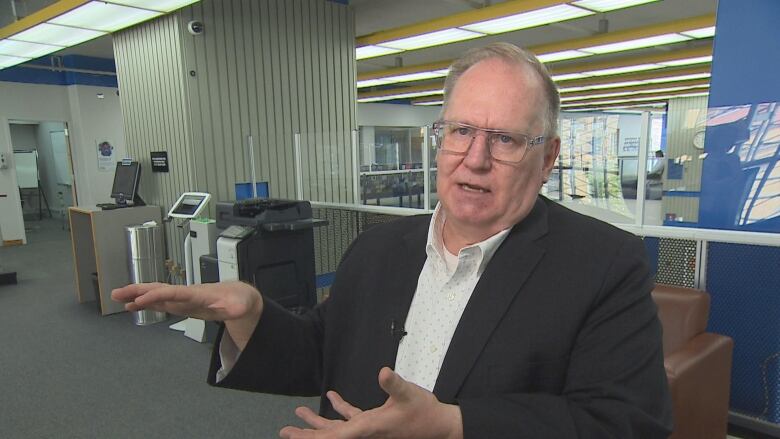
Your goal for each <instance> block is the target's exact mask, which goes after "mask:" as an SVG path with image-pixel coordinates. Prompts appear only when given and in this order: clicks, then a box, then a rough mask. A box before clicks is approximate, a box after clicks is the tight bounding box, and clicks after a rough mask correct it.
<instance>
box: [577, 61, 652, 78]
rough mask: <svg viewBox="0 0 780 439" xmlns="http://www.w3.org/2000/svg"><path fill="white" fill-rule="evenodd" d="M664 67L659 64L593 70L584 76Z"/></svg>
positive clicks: (617, 73) (616, 73)
mask: <svg viewBox="0 0 780 439" xmlns="http://www.w3.org/2000/svg"><path fill="white" fill-rule="evenodd" d="M662 67H663V66H661V65H658V64H639V65H635V66H625V67H613V68H611V69H601V70H592V71H590V72H584V74H585V75H593V76H607V75H620V74H623V73H631V72H644V71H646V70H653V69H660V68H662Z"/></svg>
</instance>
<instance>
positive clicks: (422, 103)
mask: <svg viewBox="0 0 780 439" xmlns="http://www.w3.org/2000/svg"><path fill="white" fill-rule="evenodd" d="M412 105H444V101H443V100H439V101H427V102H412Z"/></svg>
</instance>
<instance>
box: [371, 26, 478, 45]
mask: <svg viewBox="0 0 780 439" xmlns="http://www.w3.org/2000/svg"><path fill="white" fill-rule="evenodd" d="M482 36H484V34H481V33H477V32H470V31H467V30H463V29H458V28H450V29H444V30H440V31H436V32H430V33H427V34H422V35H416V36H413V37H407V38H401V39H399V40H393V41H385V42H383V43H382V47H390V48H393V49H400V50H413V49H422V48H424V47H431V46H439V45H442V44H448V43H454V42H457V41H465V40H471V39H474V38H479V37H482Z"/></svg>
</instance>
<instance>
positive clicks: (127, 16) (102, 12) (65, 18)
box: [49, 1, 162, 32]
mask: <svg viewBox="0 0 780 439" xmlns="http://www.w3.org/2000/svg"><path fill="white" fill-rule="evenodd" d="M160 15H162V13H160V12H155V11H148V10H146V9H138V8H130V7H127V6H120V5H114V4H111V3H103V2H97V1H93V2H89V3H87V4H85V5H82V6H79V7H78V8H76V9H74V10H72V11H70V12H68V13H65V14H62V15H60V16H59V17H56V18H53V19H51V20H49V22H50V23H53V24H61V25H65V26H73V27H80V28H84V29H93V30H100V31H106V32H114V31H117V30H120V29H124V28H126V27H128V26H132V25H134V24H136V23H140V22H142V21H145V20H148V19H151V18H154V17H159V16H160Z"/></svg>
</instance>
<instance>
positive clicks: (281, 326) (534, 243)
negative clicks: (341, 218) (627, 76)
mask: <svg viewBox="0 0 780 439" xmlns="http://www.w3.org/2000/svg"><path fill="white" fill-rule="evenodd" d="M429 222H430V216H429V215H426V216H416V217H409V218H404V219H400V220H398V221H394V222H392V223H388V224H383V225H380V226H376V227H374V228H372V229H370V230H367V231H366V232H364V233H363V234H361V235H360V237H359V238H358V239H356V240H355V242H354V243H353V244H352V246H351V247H350V248H349V250H348V251H347V253H346V254H345V255H344V257H343V259H342V262H341V265H340V266H339V269H338V271H337V272H336V277H335V281H334V284H333V286H332V288H331V295H330V297H329V299H328V300H326V301H324V302H323V303H322V304H321V305H320V306H318V307H317V308H316V309H315V310H313V311H312V312H311V313H309V314H307V315H305V316H295V315H292V314H290V313H288V312H286V311H284V310H283V309H281V308H280V307H279V306H277V305H275V304H273V303H271V302H267V303H266V307H265V310H264V311H263V315H262V318H261V320H260V323H259V324H258V326H257V329H256V331H255V333H254V335H253V336H252V338H251V340H250V341H249V343H248V345H247V347H246V349H245V350H244V352H243V353H242V354H241V356H240V358H239V360H238V362H237V363H236V365H235V366H234V368H233V370H232V371H231V372H230V374H229V375H228V376H227V377H226V378H225V379H224V380H222V381H221V382H220V383H219V384H218V385H219V386H224V387H231V388H238V389H243V390H252V391H260V392H269V393H280V394H288V395H289V394H291V395H324V393H325V391H327V390H336V391H337V392H339V393H340V394H341V395H342V396H343V397H344V399H345V400H347V401H349V402H351V403H352V404H354V405H356V406H358V407H361V408H363V409H368V408H373V407H377V406H379V405H381V404H382V403H383V402H384V401H385V400H386V398H387V395H386V394H385V393H384V392H383V391H382V390H381V389H380V388H379V385H378V383H377V374H378V372H379V369H380V368H381V367H382V366H390V367H393V366H394V364H395V357H396V353H397V349H398V337H397V336H396V335H394V334H392V333H391V331H390V326H391V323H393V322H395V324H396V326H401V325H403V321H404V319H405V318H406V315H407V312H408V309H409V306H410V304H411V300H412V296H413V295H414V292H415V289H416V286H417V279H418V277H419V274H420V271H421V270H422V266H423V263H424V262H425V258H426V253H425V244H426V238H427V230H428V224H429ZM652 285H653V284H652V279H651V277H650V275H649V273H648V266H647V263H646V257H645V251H644V246H643V245H642V243H641V240H640V239H638V238H637V237H635V236H633V235H630V234H628V233H626V232H623V231H620V230H619V229H617V228H615V227H612V226H610V225H607V224H605V223H603V222H600V221H597V220H594V219H592V218H589V217H586V216H583V215H580V214H577V213H574V212H572V211H570V210H568V209H566V208H564V207H561V206H560V205H558V204H556V203H554V202H551V201H549V200H547V199H545V198H543V197H540V198H539V199H538V200H537V202H536V204H535V206H534V208H533V210H532V211H531V213H530V214H529V215H528V217H526V218H525V219H524V220H523V221H522V222H521V223H520V224H518V225H516V226H515V227H514V228H513V229H512V230H511V232H510V233H509V235H508V236H507V238H506V240H505V241H504V242H503V243H502V244H501V246H500V247H499V249H498V250H497V251H496V253H495V254H494V256H493V258H492V259H491V260H490V262H489V263H488V265H487V267H486V269H485V271H484V272H483V274H482V276H481V278H480V280H479V282H478V284H477V286H476V288H475V289H474V292H473V294H472V297H471V299H470V300H469V303H468V304H467V306H466V309H465V310H464V312H463V316H462V317H461V320H460V322H459V323H458V326H457V329H456V330H455V334H454V335H453V338H452V341H451V343H450V346H449V349H448V351H447V354H446V356H445V359H444V362H443V364H442V368H441V371H440V373H439V376H438V379H437V381H436V385H435V387H434V391H433V392H434V394H435V395H436V396H437V397H438V399H439V400H440V401H442V402H446V403H454V404H458V405H459V406H460V408H461V412H462V416H463V427H464V433H465V437H466V438H503V437H507V438H508V437H511V438H576V437H581V438H608V437H609V438H621V439H628V438H642V439H651V438H664V437H667V436H668V435H669V432H670V428H671V403H670V399H669V395H668V390H667V383H666V374H665V372H664V367H663V354H662V348H661V327H660V324H659V321H658V319H657V316H656V308H655V305H654V303H653V302H652V299H651V297H650V291H651V289H652ZM217 349H218V346H217V347H215V355H214V356H213V358H212V365H211V370H210V373H209V382H210V383H212V384H214V375H215V373H216V370H218V369H219V367H220V364H219V356H218V355H217V354H216V352H217ZM320 412H321V413H322V414H323V415H324V416H327V417H331V418H336V417H338V414H337V413H336V412H335V411H334V410H333V408H332V407H331V406H330V404H329V402H328V400H327V399H326V398H324V397H323V398H322V400H321V407H320Z"/></svg>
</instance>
